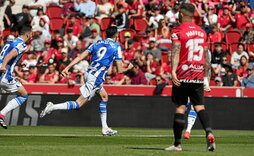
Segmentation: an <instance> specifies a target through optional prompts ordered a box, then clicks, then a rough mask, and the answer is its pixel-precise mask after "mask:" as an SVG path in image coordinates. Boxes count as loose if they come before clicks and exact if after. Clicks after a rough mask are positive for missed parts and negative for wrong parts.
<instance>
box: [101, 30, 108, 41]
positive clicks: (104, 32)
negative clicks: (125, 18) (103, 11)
mask: <svg viewBox="0 0 254 156" xmlns="http://www.w3.org/2000/svg"><path fill="white" fill-rule="evenodd" d="M101 38H102V39H103V40H105V39H106V38H107V36H106V31H105V30H102V31H101Z"/></svg>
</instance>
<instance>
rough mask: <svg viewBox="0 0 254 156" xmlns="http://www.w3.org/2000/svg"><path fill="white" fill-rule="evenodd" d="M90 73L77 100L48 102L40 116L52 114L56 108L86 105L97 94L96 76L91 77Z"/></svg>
mask: <svg viewBox="0 0 254 156" xmlns="http://www.w3.org/2000/svg"><path fill="white" fill-rule="evenodd" d="M89 76H90V75H89V74H86V78H85V81H86V83H85V84H84V85H83V86H81V87H80V92H81V95H80V96H79V98H78V99H77V100H76V101H66V102H64V103H59V104H53V103H52V102H48V103H47V106H46V108H45V109H44V110H42V112H41V114H40V117H41V118H42V117H44V116H45V115H46V114H50V113H51V112H52V111H55V110H75V109H79V108H80V107H82V106H84V105H85V104H86V103H87V102H88V101H89V100H90V99H91V98H92V97H93V96H94V94H95V92H96V91H97V90H98V88H97V87H96V86H95V85H94V82H95V79H94V77H92V78H90V79H89Z"/></svg>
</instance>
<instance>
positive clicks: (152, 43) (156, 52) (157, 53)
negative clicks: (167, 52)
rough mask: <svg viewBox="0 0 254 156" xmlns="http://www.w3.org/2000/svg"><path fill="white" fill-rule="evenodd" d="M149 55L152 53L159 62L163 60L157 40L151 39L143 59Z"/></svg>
mask: <svg viewBox="0 0 254 156" xmlns="http://www.w3.org/2000/svg"><path fill="white" fill-rule="evenodd" d="M148 53H152V54H153V56H154V57H155V60H156V61H157V62H159V61H160V59H161V50H160V49H159V48H157V47H156V39H155V38H150V39H149V47H148V48H147V49H145V50H144V53H143V57H144V56H146V55H147V54H148Z"/></svg>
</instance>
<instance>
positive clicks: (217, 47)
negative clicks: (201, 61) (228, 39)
mask: <svg viewBox="0 0 254 156" xmlns="http://www.w3.org/2000/svg"><path fill="white" fill-rule="evenodd" d="M228 55H229V54H228V53H227V52H225V51H224V50H223V49H222V47H221V43H219V42H217V43H215V44H214V51H213V52H212V59H211V64H212V67H214V66H217V65H219V64H221V62H222V58H223V57H227V56H228Z"/></svg>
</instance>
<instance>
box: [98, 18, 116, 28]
mask: <svg viewBox="0 0 254 156" xmlns="http://www.w3.org/2000/svg"><path fill="white" fill-rule="evenodd" d="M112 24H114V19H113V18H110V17H105V18H102V19H101V30H106V29H107V28H108V27H110V26H111V25H112Z"/></svg>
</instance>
